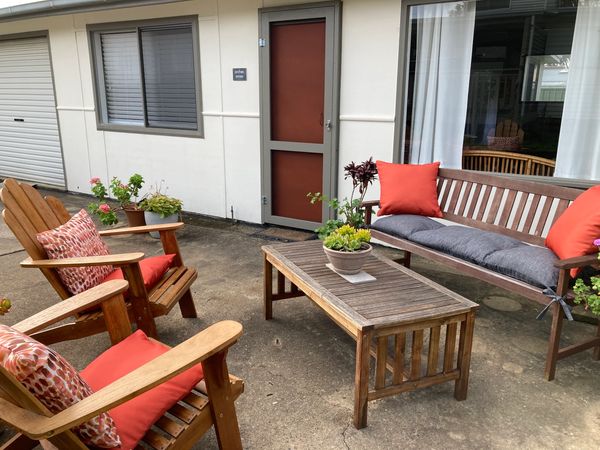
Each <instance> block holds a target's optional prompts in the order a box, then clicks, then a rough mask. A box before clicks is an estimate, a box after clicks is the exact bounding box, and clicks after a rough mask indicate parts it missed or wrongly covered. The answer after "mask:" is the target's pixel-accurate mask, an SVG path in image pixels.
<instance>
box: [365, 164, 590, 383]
mask: <svg viewBox="0 0 600 450" xmlns="http://www.w3.org/2000/svg"><path fill="white" fill-rule="evenodd" d="M581 192H582V191H581V190H578V189H571V188H566V187H560V186H554V185H549V184H544V183H539V182H532V181H521V180H514V179H511V178H507V177H502V176H496V175H490V174H487V173H477V172H469V171H464V170H453V169H440V171H439V174H438V201H439V203H440V208H441V209H442V212H443V214H444V219H445V220H447V221H450V222H454V223H455V224H460V225H466V226H469V227H473V228H477V229H480V230H484V231H491V232H495V233H499V234H502V235H505V236H509V237H512V238H516V239H519V240H521V241H523V242H525V243H528V244H533V245H537V246H544V240H545V236H546V234H547V233H548V230H549V228H550V227H551V225H552V224H553V223H554V222H555V221H556V219H557V218H558V217H559V216H560V215H561V214H562V213H564V211H565V210H566V209H567V207H568V206H569V205H570V204H571V203H572V201H573V200H575V199H576V198H577V196H578V195H579V194H580V193H581ZM378 204H379V202H378V201H369V202H365V208H366V222H367V224H368V225H370V224H371V221H372V215H373V208H375V207H377V206H378ZM372 236H373V238H375V239H377V240H379V241H382V242H385V243H387V244H390V245H392V246H394V247H396V248H398V249H400V250H404V252H405V256H404V258H403V259H402V262H403V263H404V264H405V265H406V266H407V267H408V266H410V256H411V254H412V253H414V254H417V255H419V256H422V257H424V258H427V259H430V260H432V261H436V262H438V263H441V264H445V265H447V266H449V267H452V268H454V269H457V270H459V271H460V272H461V273H464V274H467V275H470V276H473V277H475V278H478V279H480V280H482V281H486V282H488V283H490V284H493V285H496V286H499V287H501V288H504V289H507V290H509V291H512V292H515V293H517V294H519V295H522V296H523V297H526V298H528V299H530V300H533V301H535V302H537V303H540V304H542V305H548V304H549V303H550V302H551V299H550V298H549V297H547V296H546V295H544V294H543V292H542V290H543V289H542V288H540V287H539V286H535V285H532V284H528V283H526V282H523V281H520V280H517V279H516V278H512V277H509V276H507V275H502V274H500V273H497V272H494V271H493V270H490V269H487V268H485V267H482V266H480V265H477V264H474V263H471V262H468V261H465V260H463V259H461V258H458V257H455V256H451V255H449V254H446V253H444V252H441V251H438V250H434V249H432V248H429V247H426V246H424V245H421V244H418V243H415V242H412V241H410V240H408V239H403V238H400V237H398V236H393V235H391V234H389V233H384V232H382V231H378V230H374V229H373V230H372ZM597 263H598V261H597V259H596V255H588V256H583V257H578V258H571V259H565V260H557V261H556V263H555V266H556V267H557V268H558V269H559V276H558V283H557V289H556V292H557V294H558V295H559V296H563V295H566V294H567V293H568V291H569V283H570V281H571V278H570V269H572V268H575V267H584V266H587V265H595V264H597ZM551 311H552V316H553V317H552V328H551V331H550V337H549V343H548V352H547V357H546V369H545V377H546V379H547V380H552V379H554V376H555V372H556V363H557V361H558V360H559V359H562V358H564V357H567V356H570V355H572V354H574V353H578V352H581V351H584V350H587V349H590V348H594V357H595V359H600V324H599V325H598V331H597V333H596V336H594V337H590V339H588V340H586V341H584V342H582V343H579V344H575V345H571V346H569V347H566V348H563V349H561V348H560V346H559V343H560V335H561V330H562V321H563V312H562V309H561V307H560V305H559V304H558V303H554V304H553V305H552V307H551Z"/></svg>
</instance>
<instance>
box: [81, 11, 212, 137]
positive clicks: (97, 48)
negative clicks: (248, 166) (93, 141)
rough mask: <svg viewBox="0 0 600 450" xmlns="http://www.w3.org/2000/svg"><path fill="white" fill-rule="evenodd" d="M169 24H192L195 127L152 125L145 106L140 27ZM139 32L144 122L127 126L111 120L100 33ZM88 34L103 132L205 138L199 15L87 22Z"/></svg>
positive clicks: (95, 97)
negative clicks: (108, 116) (109, 118)
mask: <svg viewBox="0 0 600 450" xmlns="http://www.w3.org/2000/svg"><path fill="white" fill-rule="evenodd" d="M168 25H191V27H192V52H193V57H194V83H195V89H196V121H197V128H196V129H195V130H190V129H183V128H182V129H179V128H163V127H150V126H148V117H147V111H146V106H145V88H144V72H143V68H144V66H143V59H142V58H143V57H142V52H141V33H140V29H141V28H144V27H149V26H168ZM132 31H134V32H136V34H137V42H138V57H139V61H138V62H139V65H140V70H141V77H140V83H141V89H142V97H143V98H144V111H143V112H144V125H143V126H138V125H124V124H116V123H109V122H108V118H107V114H108V113H107V107H106V88H105V85H104V61H103V60H102V48H101V42H100V35H101V34H102V33H107V32H108V33H122V32H132ZM87 36H88V44H89V52H90V65H91V71H92V85H93V88H94V101H95V108H94V109H95V111H96V129H98V130H101V131H117V132H124V133H139V134H154V135H162V136H184V137H198V138H203V137H204V115H203V113H202V82H201V74H200V39H199V30H198V17H197V16H180V17H168V18H160V19H149V20H131V21H124V22H110V23H100V24H90V25H87Z"/></svg>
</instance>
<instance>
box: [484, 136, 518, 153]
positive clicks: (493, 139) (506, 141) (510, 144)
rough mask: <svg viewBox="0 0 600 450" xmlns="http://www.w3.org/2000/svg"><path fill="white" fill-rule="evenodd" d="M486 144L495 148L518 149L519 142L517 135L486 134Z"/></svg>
mask: <svg viewBox="0 0 600 450" xmlns="http://www.w3.org/2000/svg"><path fill="white" fill-rule="evenodd" d="M488 146H489V147H490V148H492V149H495V150H518V149H519V148H520V147H521V142H520V139H519V137H518V136H488Z"/></svg>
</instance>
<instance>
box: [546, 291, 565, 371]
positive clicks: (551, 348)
mask: <svg viewBox="0 0 600 450" xmlns="http://www.w3.org/2000/svg"><path fill="white" fill-rule="evenodd" d="M562 323H563V310H562V308H561V306H560V304H559V303H558V302H557V303H554V304H553V305H552V328H551V330H550V338H549V340H548V353H547V354H546V370H545V374H544V376H545V378H546V380H547V381H552V380H554V375H555V374H556V363H557V362H558V350H559V345H560V333H561V331H562Z"/></svg>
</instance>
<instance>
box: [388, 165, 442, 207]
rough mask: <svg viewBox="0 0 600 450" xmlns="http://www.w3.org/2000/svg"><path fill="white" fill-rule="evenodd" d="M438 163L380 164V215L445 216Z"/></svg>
mask: <svg viewBox="0 0 600 450" xmlns="http://www.w3.org/2000/svg"><path fill="white" fill-rule="evenodd" d="M439 167H440V163H439V162H434V163H431V164H392V163H387V162H384V161H377V172H378V175H379V183H380V186H381V193H380V198H379V211H377V215H378V216H384V215H386V214H416V215H419V216H429V217H442V211H441V210H440V205H439V203H438V196H437V174H438V170H439Z"/></svg>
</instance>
